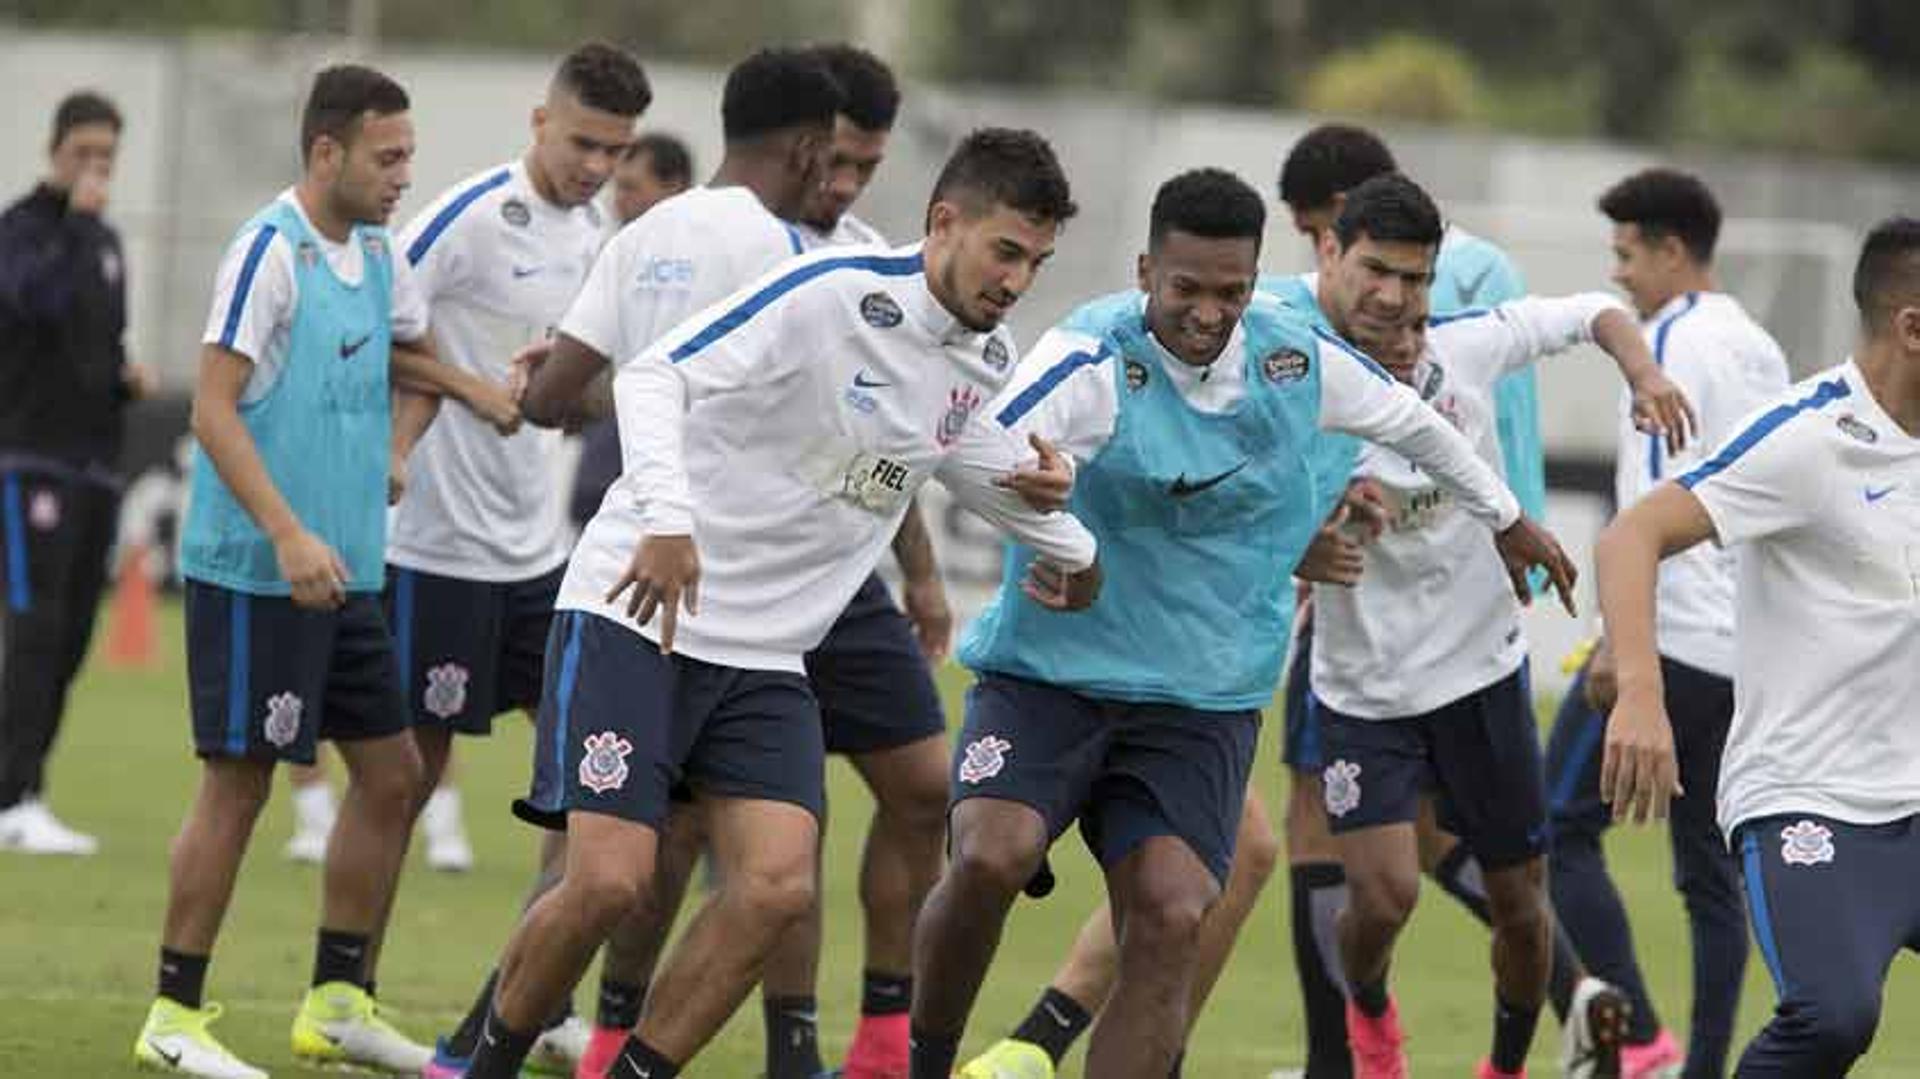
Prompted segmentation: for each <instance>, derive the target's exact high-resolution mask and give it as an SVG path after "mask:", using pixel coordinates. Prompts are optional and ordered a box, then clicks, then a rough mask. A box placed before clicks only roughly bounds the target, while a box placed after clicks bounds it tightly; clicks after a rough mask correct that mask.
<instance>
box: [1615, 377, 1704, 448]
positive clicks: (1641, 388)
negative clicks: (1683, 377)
mask: <svg viewBox="0 0 1920 1079" xmlns="http://www.w3.org/2000/svg"><path fill="white" fill-rule="evenodd" d="M1632 390H1633V428H1634V430H1636V431H1639V432H1640V433H1641V434H1643V435H1664V436H1665V437H1666V440H1667V452H1668V453H1679V452H1680V451H1681V450H1683V449H1685V448H1686V446H1687V443H1689V442H1691V441H1692V440H1693V437H1694V436H1695V435H1696V434H1698V433H1699V431H1700V417H1699V416H1697V415H1695V414H1694V411H1693V403H1692V402H1691V401H1688V400H1687V395H1686V393H1685V392H1683V391H1682V390H1681V389H1680V384H1679V383H1677V382H1675V381H1674V380H1672V379H1670V378H1668V377H1667V375H1666V372H1664V371H1661V370H1658V369H1655V370H1653V371H1650V372H1648V373H1647V374H1646V375H1645V376H1644V377H1642V378H1641V379H1639V380H1638V381H1636V382H1635V383H1634V384H1633V386H1632Z"/></svg>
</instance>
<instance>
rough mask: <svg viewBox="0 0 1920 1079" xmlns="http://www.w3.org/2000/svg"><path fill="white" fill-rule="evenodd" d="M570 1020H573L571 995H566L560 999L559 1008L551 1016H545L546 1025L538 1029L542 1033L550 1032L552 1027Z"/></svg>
mask: <svg viewBox="0 0 1920 1079" xmlns="http://www.w3.org/2000/svg"><path fill="white" fill-rule="evenodd" d="M572 1018H573V994H572V993H568V994H567V995H566V996H564V997H562V998H560V1006H559V1007H557V1008H555V1009H554V1010H553V1014H552V1015H549V1016H547V1025H546V1026H544V1027H542V1028H540V1029H541V1030H542V1031H543V1032H544V1031H548V1030H552V1029H553V1028H554V1027H557V1026H559V1025H560V1024H562V1023H564V1022H566V1021H567V1020H569V1019H572Z"/></svg>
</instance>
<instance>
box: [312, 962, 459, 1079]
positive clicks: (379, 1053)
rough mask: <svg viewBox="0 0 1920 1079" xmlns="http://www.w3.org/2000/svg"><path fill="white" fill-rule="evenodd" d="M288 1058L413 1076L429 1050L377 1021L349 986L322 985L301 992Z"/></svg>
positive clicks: (369, 1001) (367, 1000) (362, 995)
mask: <svg viewBox="0 0 1920 1079" xmlns="http://www.w3.org/2000/svg"><path fill="white" fill-rule="evenodd" d="M293 1055H294V1057H295V1059H297V1060H299V1061H301V1062H302V1063H306V1064H319V1065H328V1064H345V1065H349V1066H351V1067H359V1068H371V1069H373V1070H376V1071H385V1072H395V1073H402V1074H408V1075H417V1074H419V1072H420V1069H422V1068H424V1067H426V1066H427V1064H428V1062H429V1061H431V1060H433V1050H431V1049H429V1048H427V1047H426V1046H424V1045H420V1044H418V1043H417V1042H414V1041H413V1040H411V1039H409V1038H408V1037H407V1036H406V1035H404V1034H402V1033H400V1032H399V1031H398V1030H395V1029H394V1027H393V1024H391V1023H389V1022H387V1021H386V1020H385V1019H382V1018H381V1017H380V1014H379V1012H378V1011H377V1010H376V1009H375V1008H374V1006H373V998H372V997H370V996H368V995H367V991H366V990H365V989H362V988H360V987H359V986H357V985H354V984H353V983H351V982H328V983H326V984H325V985H316V986H314V987H313V988H312V989H309V990H307V999H306V1000H305V1001H303V1002H302V1003H301V1005H300V1011H299V1012H298V1013H296V1014H295V1015H294V1017H293Z"/></svg>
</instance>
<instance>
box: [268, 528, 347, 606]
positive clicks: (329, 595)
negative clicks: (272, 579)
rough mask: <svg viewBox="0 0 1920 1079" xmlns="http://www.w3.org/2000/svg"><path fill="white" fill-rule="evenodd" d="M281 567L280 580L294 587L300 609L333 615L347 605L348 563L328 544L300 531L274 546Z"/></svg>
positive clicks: (300, 529)
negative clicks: (326, 612)
mask: <svg viewBox="0 0 1920 1079" xmlns="http://www.w3.org/2000/svg"><path fill="white" fill-rule="evenodd" d="M273 554H274V557H275V558H276V559H277V560H278V561H279V563H280V576H282V577H285V578H286V579H287V583H288V584H290V585H292V586H293V602H294V604H295V605H296V606H299V607H305V608H307V609H308V610H314V611H331V610H334V609H335V608H338V607H339V606H340V605H341V604H342V603H345V602H346V601H347V578H348V576H350V575H349V574H348V573H347V566H346V563H344V562H342V561H340V556H339V555H338V554H336V553H334V550H333V548H331V547H329V546H327V541H325V540H323V539H321V538H320V537H319V536H316V535H314V534H313V533H311V532H309V531H307V530H306V529H304V528H296V529H294V531H293V534H292V535H290V536H288V537H287V538H286V539H284V540H281V541H279V542H277V543H275V544H274V545H273Z"/></svg>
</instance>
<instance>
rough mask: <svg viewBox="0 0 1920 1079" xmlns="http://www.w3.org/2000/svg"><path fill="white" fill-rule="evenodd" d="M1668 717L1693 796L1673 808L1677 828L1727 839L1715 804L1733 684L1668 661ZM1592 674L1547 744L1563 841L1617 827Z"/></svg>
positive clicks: (1664, 672) (1577, 688) (1578, 681)
mask: <svg viewBox="0 0 1920 1079" xmlns="http://www.w3.org/2000/svg"><path fill="white" fill-rule="evenodd" d="M1660 679H1661V682H1662V684H1663V685H1664V686H1665V687H1666V697H1665V702H1666V708H1667V717H1668V719H1669V720H1671V722H1672V723H1673V749H1674V756H1675V759H1676V760H1677V762H1678V763H1679V765H1680V786H1681V789H1682V790H1684V791H1686V794H1684V795H1682V796H1681V797H1680V798H1678V799H1676V800H1675V801H1674V803H1673V810H1672V812H1673V818H1672V819H1673V821H1674V823H1675V824H1676V825H1680V824H1683V823H1684V824H1686V825H1687V826H1689V827H1692V828H1695V829H1696V830H1700V831H1706V832H1711V833H1713V834H1715V835H1718V834H1719V830H1720V828H1719V825H1718V824H1717V823H1715V813H1714V796H1715V793H1716V792H1717V791H1719V789H1720V756H1721V753H1722V752H1724V751H1725V750H1726V748H1727V730H1728V728H1730V727H1731V726H1732V725H1733V680H1732V679H1730V678H1722V677H1720V676H1719V675H1717V674H1709V673H1708V672H1706V671H1703V670H1700V669H1699V668H1697V667H1689V666H1687V665H1686V664H1684V663H1681V662H1678V661H1677V660H1671V659H1668V658H1666V657H1665V656H1662V657H1660ZM1586 688H1587V672H1586V669H1585V668H1584V667H1583V668H1581V670H1580V674H1579V676H1578V677H1576V678H1575V679H1574V681H1573V685H1572V686H1570V687H1568V689H1567V695H1566V697H1565V698H1563V699H1562V700H1561V702H1560V711H1559V713H1558V714H1556V715H1555V716H1554V719H1553V733H1552V734H1551V735H1550V736H1549V737H1548V738H1547V810H1548V812H1549V813H1550V814H1551V815H1552V819H1553V830H1554V833H1555V834H1556V835H1565V834H1571V833H1584V834H1587V835H1599V834H1600V833H1602V832H1604V831H1606V829H1607V828H1608V827H1609V826H1610V825H1611V824H1612V823H1613V809H1612V807H1611V806H1609V805H1607V803H1605V802H1603V801H1601V800H1600V757H1601V753H1600V750H1601V747H1602V744H1603V743H1604V742H1605V740H1606V734H1607V717H1606V716H1603V715H1601V714H1600V713H1598V712H1595V711H1594V710H1593V708H1592V707H1591V706H1590V705H1588V704H1587V694H1586Z"/></svg>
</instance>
